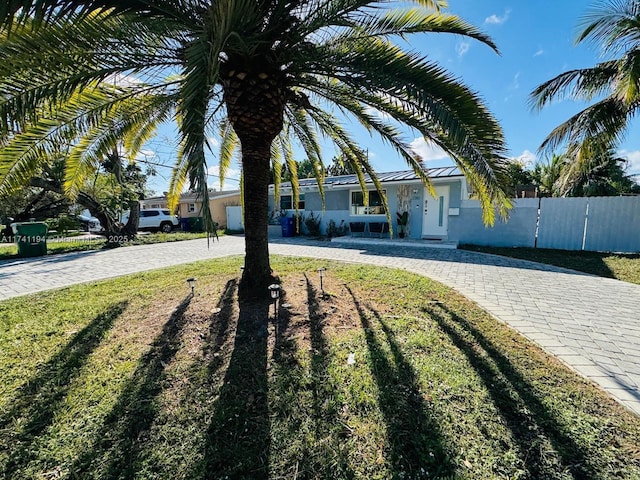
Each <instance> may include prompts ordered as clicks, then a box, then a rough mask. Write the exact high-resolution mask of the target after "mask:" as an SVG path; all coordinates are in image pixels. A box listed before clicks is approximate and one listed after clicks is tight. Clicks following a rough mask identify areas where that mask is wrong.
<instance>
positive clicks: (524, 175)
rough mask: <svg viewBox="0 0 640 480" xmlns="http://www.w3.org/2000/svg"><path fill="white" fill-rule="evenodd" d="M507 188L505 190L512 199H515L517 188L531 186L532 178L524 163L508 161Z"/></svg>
mask: <svg viewBox="0 0 640 480" xmlns="http://www.w3.org/2000/svg"><path fill="white" fill-rule="evenodd" d="M507 178H508V183H507V188H506V189H505V190H506V191H507V192H508V193H509V194H510V195H512V196H513V197H517V196H518V195H517V191H518V188H522V187H525V186H527V185H531V184H532V183H533V176H532V174H531V172H530V171H529V170H527V169H526V165H525V164H524V162H522V161H519V160H517V159H513V160H511V161H509V163H508V164H507Z"/></svg>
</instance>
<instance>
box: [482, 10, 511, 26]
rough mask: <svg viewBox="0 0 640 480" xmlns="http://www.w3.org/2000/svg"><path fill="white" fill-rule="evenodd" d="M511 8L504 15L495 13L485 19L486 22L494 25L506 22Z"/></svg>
mask: <svg viewBox="0 0 640 480" xmlns="http://www.w3.org/2000/svg"><path fill="white" fill-rule="evenodd" d="M510 13H511V10H505V12H504V15H502V16H500V15H497V14H495V13H494V14H493V15H490V16H488V17H487V18H485V19H484V23H489V24H492V25H502V24H503V23H504V22H506V21H507V20H509V14H510Z"/></svg>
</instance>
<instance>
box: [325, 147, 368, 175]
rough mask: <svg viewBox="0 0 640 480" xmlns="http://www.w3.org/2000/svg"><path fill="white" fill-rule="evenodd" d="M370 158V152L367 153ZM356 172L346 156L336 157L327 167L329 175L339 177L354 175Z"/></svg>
mask: <svg viewBox="0 0 640 480" xmlns="http://www.w3.org/2000/svg"><path fill="white" fill-rule="evenodd" d="M366 155H367V156H368V152H367V153H366ZM355 173H356V171H355V169H354V168H353V166H352V165H351V163H350V162H349V159H348V158H346V157H345V156H344V155H336V156H334V157H333V158H332V159H331V163H330V164H329V165H328V166H327V175H331V176H332V177H338V176H340V175H353V174H355Z"/></svg>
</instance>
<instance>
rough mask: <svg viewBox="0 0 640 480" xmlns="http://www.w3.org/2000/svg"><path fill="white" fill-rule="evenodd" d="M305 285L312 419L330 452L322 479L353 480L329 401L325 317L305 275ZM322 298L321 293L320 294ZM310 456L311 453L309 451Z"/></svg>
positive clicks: (331, 390)
mask: <svg viewBox="0 0 640 480" xmlns="http://www.w3.org/2000/svg"><path fill="white" fill-rule="evenodd" d="M305 280H306V284H307V305H308V311H309V333H310V337H311V351H312V356H311V378H312V384H311V388H312V396H313V417H314V423H315V436H316V439H322V440H323V448H324V449H325V450H326V451H330V452H332V454H333V455H334V458H332V459H331V462H323V461H320V462H318V463H319V465H324V466H325V468H326V469H327V470H325V471H324V472H322V473H323V474H324V477H325V478H326V477H327V476H331V477H333V478H353V477H354V476H355V472H354V471H353V469H352V468H351V467H350V466H349V459H348V452H346V451H345V440H346V438H347V437H348V436H349V435H350V432H349V430H348V429H347V428H345V426H344V424H343V423H342V422H341V421H340V418H339V417H340V414H339V411H338V410H337V408H338V407H337V405H336V404H335V402H332V401H331V400H332V399H335V398H337V396H338V395H337V393H336V392H335V388H334V387H333V385H332V382H331V378H330V375H329V374H328V372H329V368H330V363H331V358H330V350H329V344H328V342H327V338H326V336H325V333H324V323H323V321H324V317H323V315H322V312H321V307H320V302H319V301H318V298H319V294H318V291H317V289H316V288H315V287H314V286H313V285H312V284H311V282H310V281H309V278H308V277H307V276H306V275H305ZM320 295H322V294H320ZM311 453H312V452H311Z"/></svg>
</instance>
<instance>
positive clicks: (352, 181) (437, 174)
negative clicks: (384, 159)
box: [281, 167, 462, 188]
mask: <svg viewBox="0 0 640 480" xmlns="http://www.w3.org/2000/svg"><path fill="white" fill-rule="evenodd" d="M426 172H427V176H428V177H429V178H432V179H434V178H448V177H461V176H462V172H461V171H460V169H459V168H458V167H438V168H428V169H426ZM377 175H378V179H379V180H380V182H381V183H390V182H407V181H412V180H419V178H418V175H416V173H415V172H414V171H413V170H401V171H398V172H383V173H378V174H377ZM365 180H366V181H367V183H371V178H370V177H369V175H365ZM298 183H299V185H300V186H301V187H309V186H312V185H317V181H316V179H315V178H301V179H300V180H298ZM324 185H358V177H357V176H356V175H340V176H338V177H326V178H325V179H324ZM281 187H284V188H287V187H291V182H283V183H282V184H281Z"/></svg>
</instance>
